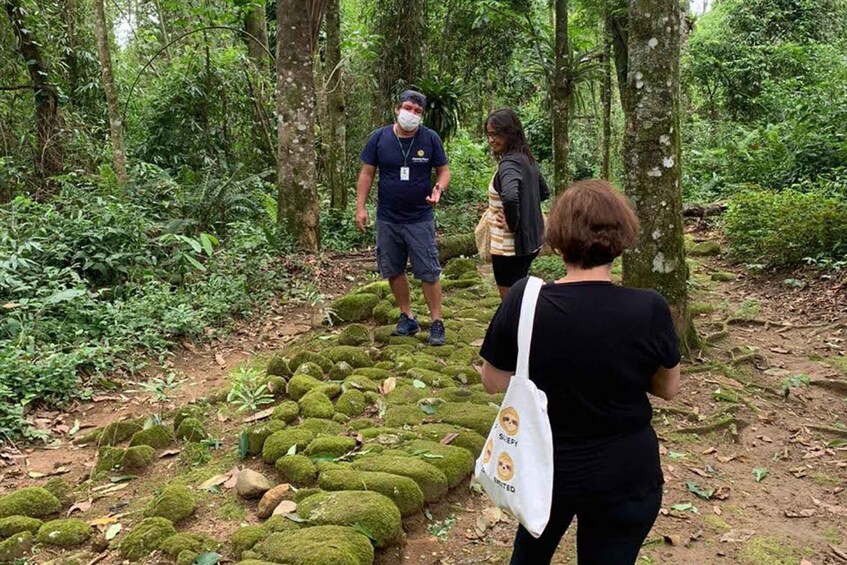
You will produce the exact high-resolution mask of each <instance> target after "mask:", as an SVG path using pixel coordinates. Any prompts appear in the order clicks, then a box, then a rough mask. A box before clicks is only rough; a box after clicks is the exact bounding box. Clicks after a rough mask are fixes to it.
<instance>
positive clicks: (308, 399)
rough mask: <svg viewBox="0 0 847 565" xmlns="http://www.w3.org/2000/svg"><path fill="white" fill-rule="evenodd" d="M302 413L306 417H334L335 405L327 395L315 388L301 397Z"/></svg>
mask: <svg viewBox="0 0 847 565" xmlns="http://www.w3.org/2000/svg"><path fill="white" fill-rule="evenodd" d="M300 413H301V414H303V417H304V418H332V415H333V414H335V407H334V406H333V405H332V401H331V400H330V399H329V397H328V396H327V395H325V394H324V393H322V392H318V391H314V390H313V391H311V392H309V393H308V394H306V395H305V396H303V397H302V398H301V399H300Z"/></svg>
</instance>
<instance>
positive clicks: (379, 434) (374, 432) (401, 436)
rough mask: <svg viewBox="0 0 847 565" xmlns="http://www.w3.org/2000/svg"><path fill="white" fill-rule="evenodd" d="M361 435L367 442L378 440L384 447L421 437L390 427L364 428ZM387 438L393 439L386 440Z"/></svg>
mask: <svg viewBox="0 0 847 565" xmlns="http://www.w3.org/2000/svg"><path fill="white" fill-rule="evenodd" d="M359 433H361V434H362V437H363V438H364V439H366V440H378V441H379V443H383V444H384V445H397V444H399V443H402V442H403V441H406V440H410V439H419V437H420V436H418V434H416V433H415V432H412V431H409V430H404V429H399V428H389V427H377V428H373V427H372V428H362V430H360V432H359ZM385 436H393V437H391V438H386V437H385Z"/></svg>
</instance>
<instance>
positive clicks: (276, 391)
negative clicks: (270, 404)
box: [265, 375, 288, 399]
mask: <svg viewBox="0 0 847 565" xmlns="http://www.w3.org/2000/svg"><path fill="white" fill-rule="evenodd" d="M265 385H266V386H267V387H268V392H270V393H271V394H272V395H273V396H274V398H278V399H279V398H283V397H284V396H285V391H286V389H287V388H288V379H286V378H285V377H279V376H277V375H268V376H267V377H266V378H265Z"/></svg>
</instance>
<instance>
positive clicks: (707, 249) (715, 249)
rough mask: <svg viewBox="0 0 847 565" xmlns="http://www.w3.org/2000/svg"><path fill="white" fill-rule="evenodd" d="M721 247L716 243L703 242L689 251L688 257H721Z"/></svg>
mask: <svg viewBox="0 0 847 565" xmlns="http://www.w3.org/2000/svg"><path fill="white" fill-rule="evenodd" d="M720 253H721V246H720V245H719V244H718V243H716V242H714V241H701V242H700V243H695V244H694V245H692V246H691V249H689V250H688V255H690V256H691V257H704V256H707V255H720Z"/></svg>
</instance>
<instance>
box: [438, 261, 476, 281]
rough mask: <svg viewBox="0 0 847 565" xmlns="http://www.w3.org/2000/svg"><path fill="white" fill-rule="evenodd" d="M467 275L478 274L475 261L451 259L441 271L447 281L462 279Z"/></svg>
mask: <svg viewBox="0 0 847 565" xmlns="http://www.w3.org/2000/svg"><path fill="white" fill-rule="evenodd" d="M466 273H474V274H475V273H476V263H474V261H473V259H467V258H465V257H456V258H455V259H450V260H449V261H447V264H446V265H444V268H443V269H442V271H441V275H442V276H443V277H444V278H445V279H460V278H463V277H462V275H464V274H466Z"/></svg>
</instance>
